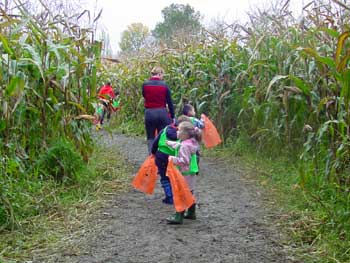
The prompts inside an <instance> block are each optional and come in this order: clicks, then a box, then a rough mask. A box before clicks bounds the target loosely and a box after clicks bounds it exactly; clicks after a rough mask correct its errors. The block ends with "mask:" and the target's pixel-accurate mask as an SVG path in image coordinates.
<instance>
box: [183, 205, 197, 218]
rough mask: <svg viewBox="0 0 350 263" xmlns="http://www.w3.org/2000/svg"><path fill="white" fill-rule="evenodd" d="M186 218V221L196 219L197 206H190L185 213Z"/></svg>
mask: <svg viewBox="0 0 350 263" xmlns="http://www.w3.org/2000/svg"><path fill="white" fill-rule="evenodd" d="M184 218H186V219H193V220H195V219H196V204H193V205H191V206H190V208H188V209H187V211H186V212H185V215H184Z"/></svg>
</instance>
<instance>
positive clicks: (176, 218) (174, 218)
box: [166, 212, 184, 225]
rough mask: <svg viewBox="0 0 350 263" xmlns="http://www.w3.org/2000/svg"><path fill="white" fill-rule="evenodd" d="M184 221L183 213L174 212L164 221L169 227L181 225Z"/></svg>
mask: <svg viewBox="0 0 350 263" xmlns="http://www.w3.org/2000/svg"><path fill="white" fill-rule="evenodd" d="M183 219H184V212H176V213H175V214H172V215H171V216H169V217H168V218H167V219H166V221H167V223H168V224H169V225H182V224H183Z"/></svg>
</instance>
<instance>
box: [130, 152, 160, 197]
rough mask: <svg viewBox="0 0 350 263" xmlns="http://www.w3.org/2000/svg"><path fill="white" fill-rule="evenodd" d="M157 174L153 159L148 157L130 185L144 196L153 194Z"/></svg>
mask: <svg viewBox="0 0 350 263" xmlns="http://www.w3.org/2000/svg"><path fill="white" fill-rule="evenodd" d="M157 172H158V169H157V166H156V163H155V161H154V157H153V156H152V155H150V156H148V157H147V159H146V160H145V161H144V162H143V164H142V165H141V167H140V169H139V170H138V172H137V174H136V175H135V178H134V179H133V180H132V183H131V184H132V185H133V186H134V187H135V188H136V189H138V190H140V191H141V192H144V193H145V194H153V191H154V188H155V187H156V181H157Z"/></svg>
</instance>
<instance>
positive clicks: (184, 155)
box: [166, 121, 201, 224]
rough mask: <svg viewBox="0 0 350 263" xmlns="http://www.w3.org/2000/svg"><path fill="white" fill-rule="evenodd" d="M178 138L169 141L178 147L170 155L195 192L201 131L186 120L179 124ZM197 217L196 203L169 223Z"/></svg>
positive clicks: (168, 220) (178, 213) (177, 214)
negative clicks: (173, 154) (174, 152)
mask: <svg viewBox="0 0 350 263" xmlns="http://www.w3.org/2000/svg"><path fill="white" fill-rule="evenodd" d="M177 138H178V139H179V140H180V142H176V141H175V142H174V141H167V142H166V143H167V145H169V146H171V147H172V148H173V149H176V154H175V156H169V160H170V159H171V160H172V161H173V162H174V164H175V165H177V166H178V167H179V170H180V172H181V173H182V175H183V176H184V177H185V180H186V182H187V184H188V187H189V189H190V191H191V192H192V194H194V189H195V183H196V173H197V172H198V163H197V155H196V152H197V151H198V148H199V142H200V141H201V132H200V130H199V129H198V127H195V126H194V125H193V124H192V123H191V122H189V121H184V122H181V123H180V124H179V127H178V131H177ZM184 218H186V219H196V204H193V205H192V206H191V207H190V208H189V209H188V210H187V211H186V213H185V211H182V212H176V213H175V214H173V215H171V216H170V217H169V218H167V222H168V224H182V223H183V219H184Z"/></svg>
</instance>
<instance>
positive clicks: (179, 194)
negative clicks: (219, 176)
mask: <svg viewBox="0 0 350 263" xmlns="http://www.w3.org/2000/svg"><path fill="white" fill-rule="evenodd" d="M166 173H167V176H169V179H170V184H171V190H172V191H173V198H174V206H175V210H176V211H177V212H182V211H184V210H186V209H187V208H189V207H190V206H191V205H193V204H194V203H195V202H196V200H195V198H194V196H193V195H192V193H191V191H190V189H189V187H188V185H187V183H186V180H185V178H184V177H183V175H182V174H181V173H180V171H179V170H178V169H177V168H176V167H175V165H174V163H173V162H172V161H169V163H168V167H167V171H166Z"/></svg>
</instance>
